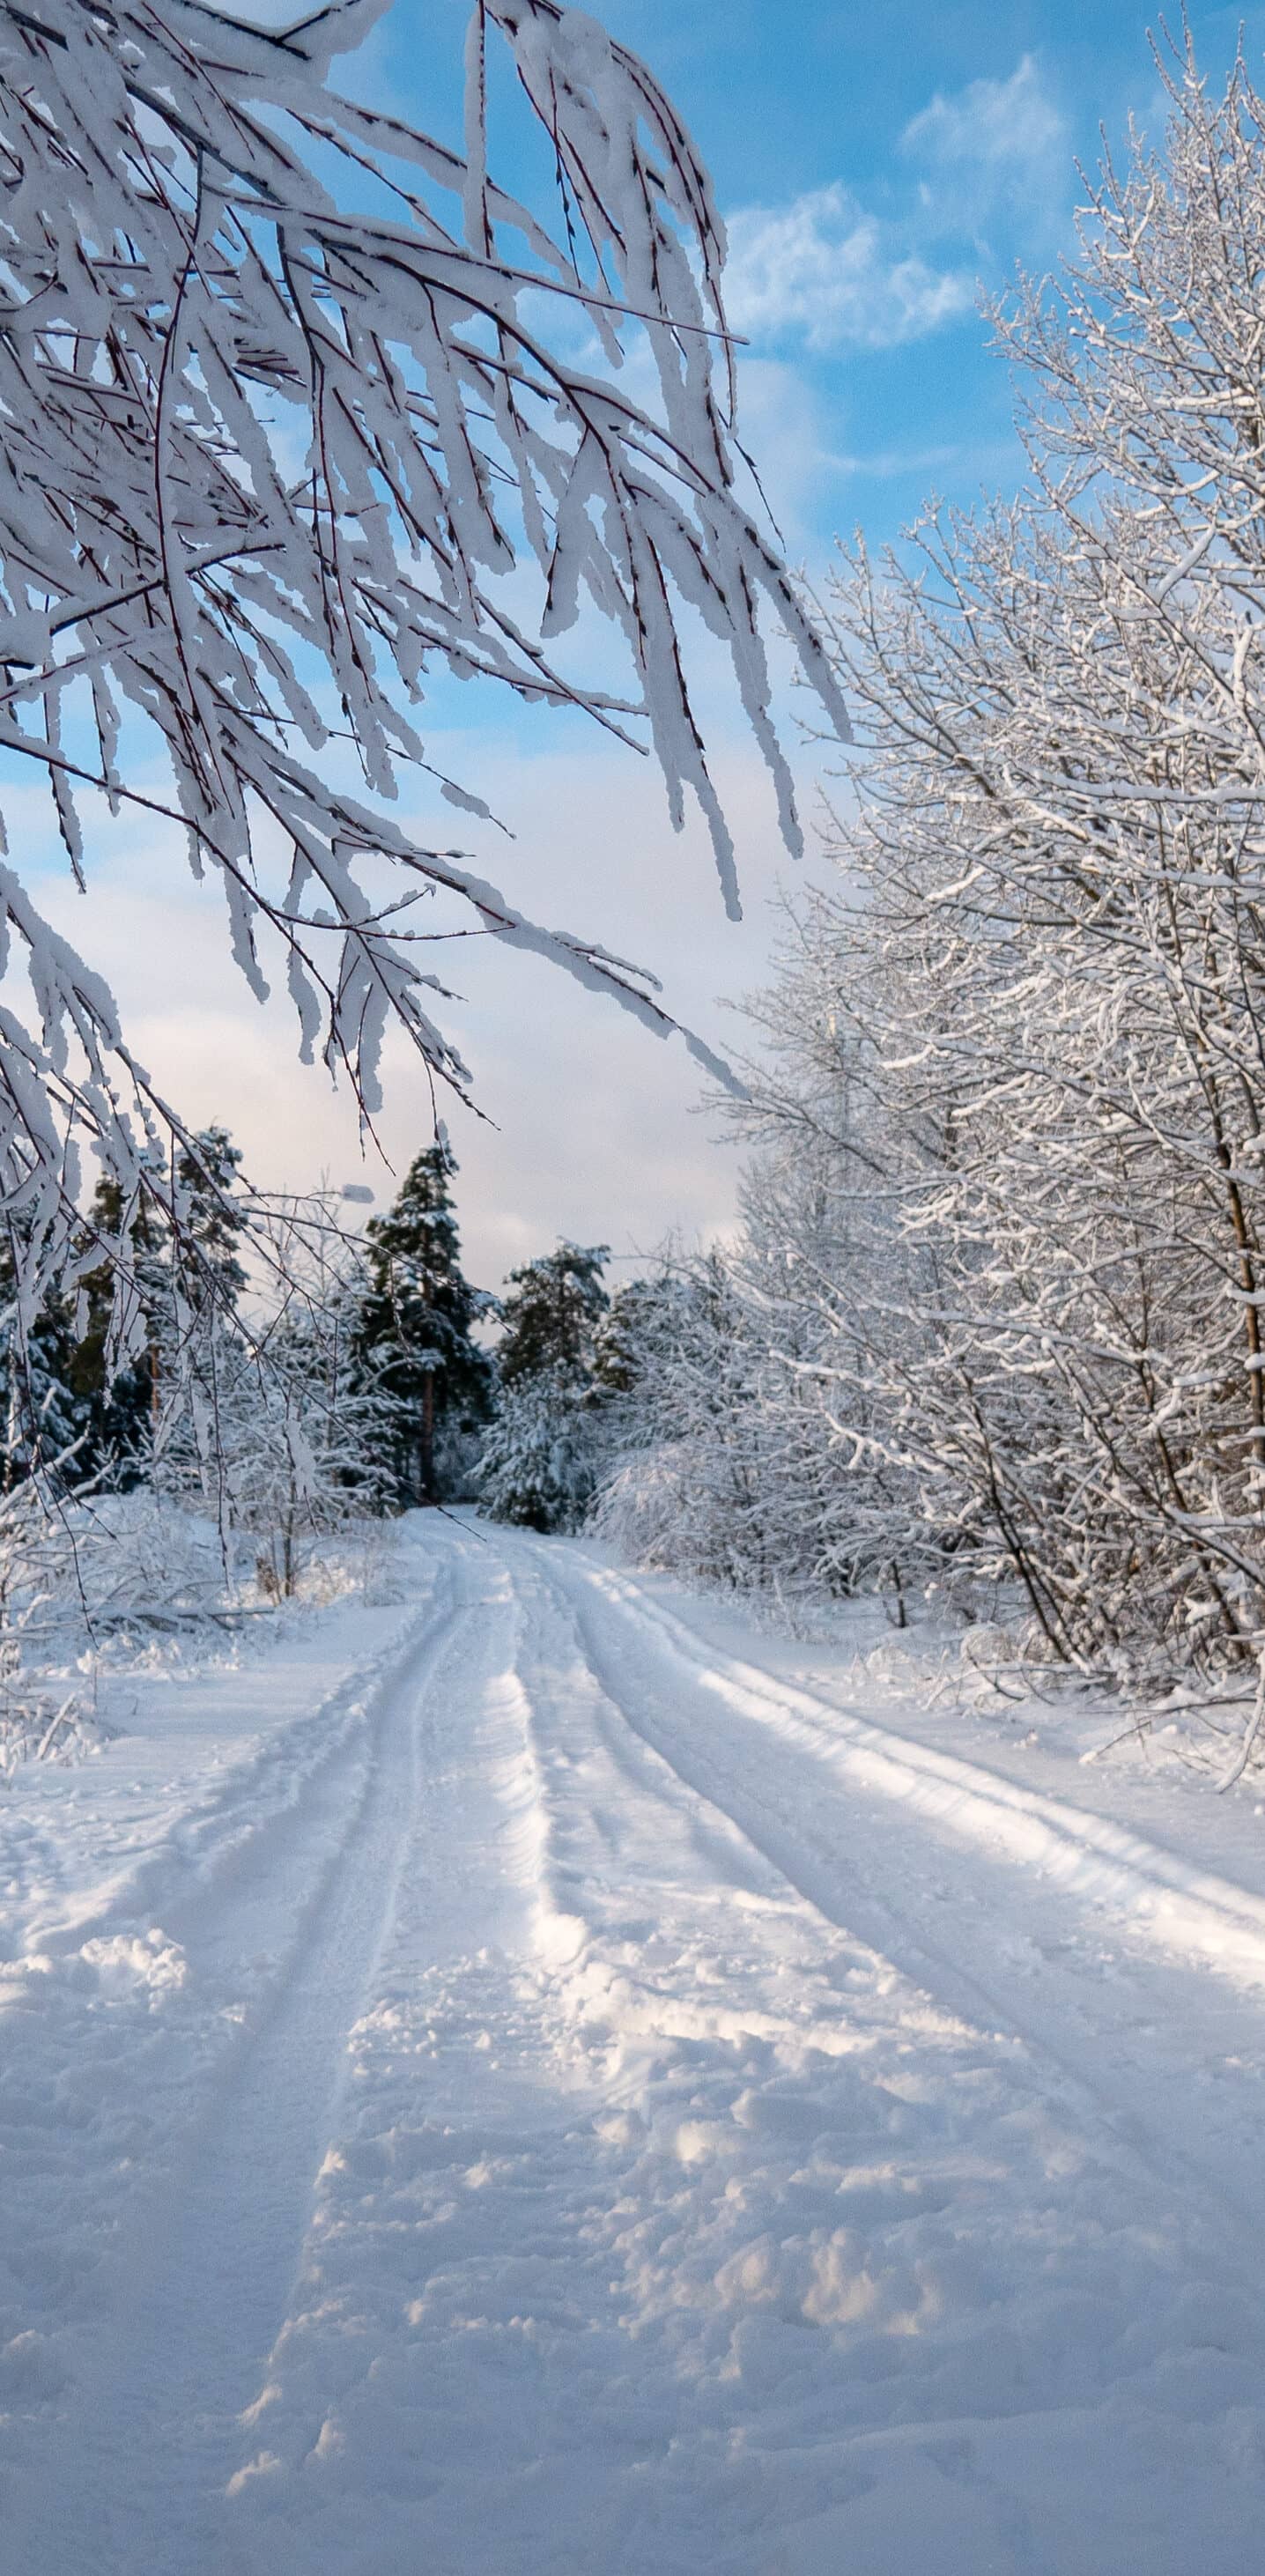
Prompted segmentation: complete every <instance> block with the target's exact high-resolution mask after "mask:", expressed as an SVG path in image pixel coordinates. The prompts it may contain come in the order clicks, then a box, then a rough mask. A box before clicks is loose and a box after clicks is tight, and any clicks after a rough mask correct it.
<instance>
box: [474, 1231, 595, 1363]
mask: <svg viewBox="0 0 1265 2576" xmlns="http://www.w3.org/2000/svg"><path fill="white" fill-rule="evenodd" d="M609 1258H610V1250H609V1246H608V1245H607V1244H604V1243H593V1244H588V1245H584V1244H578V1243H560V1244H559V1245H558V1247H557V1250H556V1251H555V1252H545V1253H541V1254H540V1255H539V1257H538V1258H537V1259H536V1260H535V1261H524V1262H522V1263H521V1264H520V1266H519V1268H518V1269H517V1270H511V1272H510V1275H509V1287H508V1289H507V1290H506V1293H505V1296H504V1297H503V1299H502V1301H501V1321H502V1327H503V1329H502V1333H501V1338H500V1341H499V1343H498V1345H497V1353H496V1365H497V1372H498V1375H499V1377H500V1380H501V1384H502V1386H513V1385H514V1383H515V1382H516V1380H517V1379H519V1378H529V1377H541V1376H544V1375H551V1376H565V1377H573V1378H574V1379H575V1380H576V1382H577V1384H582V1385H585V1386H587V1385H588V1384H589V1382H590V1380H591V1379H592V1377H593V1374H594V1371H595V1368H596V1365H597V1335H598V1331H599V1328H600V1325H601V1321H602V1318H603V1316H604V1315H605V1313H606V1310H607V1306H608V1305H609V1302H610V1301H609V1298H608V1297H607V1293H606V1289H605V1287H604V1286H603V1282H602V1272H603V1269H604V1268H605V1265H606V1263H607V1261H608V1260H609Z"/></svg>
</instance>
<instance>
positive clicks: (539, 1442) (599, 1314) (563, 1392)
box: [479, 1243, 610, 1530]
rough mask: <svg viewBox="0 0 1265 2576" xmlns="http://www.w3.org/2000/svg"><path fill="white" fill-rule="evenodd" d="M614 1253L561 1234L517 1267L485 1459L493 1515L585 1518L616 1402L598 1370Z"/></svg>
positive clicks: (527, 1523)
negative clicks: (608, 1413)
mask: <svg viewBox="0 0 1265 2576" xmlns="http://www.w3.org/2000/svg"><path fill="white" fill-rule="evenodd" d="M606 1258H607V1248H606V1246H605V1244H590V1245H589V1246H588V1247H587V1248H585V1247H583V1246H581V1245H580V1244H576V1243H560V1244H559V1245H558V1248H557V1251H556V1252H547V1253H544V1254H542V1256H541V1258H540V1259H539V1260H537V1261H528V1262H524V1264H523V1266H522V1267H521V1269H518V1270H513V1271H511V1273H510V1287H509V1294H508V1295H507V1297H506V1299H505V1302H504V1305H503V1307H502V1310H501V1311H502V1314H503V1316H504V1320H505V1333H504V1338H503V1340H502V1342H501V1345H500V1349H499V1350H498V1353H497V1361H498V1367H499V1372H500V1379H501V1386H502V1389H503V1394H502V1401H501V1407H500V1411H499V1413H498V1416H497V1419H496V1421H495V1423H494V1424H493V1427H492V1431H491V1433H490V1435H489V1437H488V1439H487V1440H486V1441H485V1443H484V1446H483V1450H482V1453H481V1455H480V1459H479V1490H480V1494H481V1496H482V1500H483V1502H484V1505H485V1507H486V1509H487V1510H488V1511H489V1512H490V1513H491V1514H492V1517H493V1519H494V1520H502V1521H510V1522H513V1523H516V1524H517V1525H518V1526H519V1527H520V1528H524V1529H536V1530H561V1529H575V1528H578V1526H579V1523H580V1522H581V1521H582V1520H583V1518H584V1514H585V1512H586V1510H587V1508H588V1505H589V1502H590V1500H591V1498H592V1495H593V1492H594V1489H595V1486H596V1482H597V1476H598V1467H599V1459H600V1455H601V1450H602V1435H603V1422H602V1415H603V1413H604V1409H605V1405H606V1403H607V1402H608V1401H609V1396H608V1393H607V1391H606V1390H605V1388H604V1387H603V1385H602V1383H601V1381H600V1377H599V1345H600V1341H601V1336H602V1333H603V1330H604V1327H605V1324H606V1319H607V1316H608V1312H609V1307H610V1300H609V1298H608V1296H607V1294H606V1290H605V1288H604V1287H603V1285H602V1265H603V1263H604V1262H605V1260H606Z"/></svg>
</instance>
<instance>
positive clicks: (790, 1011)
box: [603, 52, 1265, 1724]
mask: <svg viewBox="0 0 1265 2576" xmlns="http://www.w3.org/2000/svg"><path fill="white" fill-rule="evenodd" d="M1164 78H1165V86H1166V91H1167V108H1168V118H1169V123H1168V130H1167V133H1166V135H1165V136H1164V137H1163V138H1162V139H1161V140H1160V141H1159V142H1156V143H1154V144H1152V143H1150V142H1148V141H1147V140H1146V138H1145V137H1144V136H1143V135H1142V134H1140V133H1135V134H1134V135H1133V137H1132V139H1131V142H1130V145H1129V149H1128V152H1127V155H1126V157H1125V158H1124V159H1123V161H1121V162H1120V163H1119V164H1118V165H1108V166H1106V167H1105V168H1104V171H1103V173H1102V176H1101V178H1100V180H1099V181H1098V183H1097V184H1096V185H1095V186H1093V187H1092V188H1091V189H1090V192H1089V198H1088V203H1087V204H1086V206H1085V208H1084V211H1083V213H1082V216H1081V223H1080V243H1079V249H1078V252H1077V255H1076V256H1075V257H1074V258H1073V259H1072V260H1070V261H1069V262H1068V263H1067V264H1066V265H1065V267H1064V268H1063V270H1062V271H1061V273H1060V274H1059V275H1058V276H1057V277H1056V278H1055V279H1053V280H1046V281H1042V282H1038V283H1034V284H1031V285H1021V286H1020V288H1019V289H1018V291H1017V292H1016V293H1015V294H1014V295H1013V296H1012V297H1011V298H1010V299H1009V301H1008V302H1006V303H1005V304H1004V305H1002V306H1000V307H999V308H998V310H997V312H996V314H995V317H994V319H995V324H996V331H997V336H998V340H999V342H1000V344H1001V347H1002V350H1003V352H1004V354H1005V355H1006V357H1007V358H1008V359H1009V361H1010V363H1011V365H1012V367H1013V368H1014V370H1015V373H1016V378H1017V382H1018V386H1019V403H1020V408H1019V424H1020V428H1021V432H1022V435H1023V438H1024V441H1025V444H1026V448H1027V455H1028V460H1029V469H1030V470H1029V479H1028V484H1027V488H1026V489H1025V490H1024V491H1022V492H1021V493H1020V494H1019V496H1018V497H1017V498H1015V499H1013V500H1008V501H1004V502H1003V501H998V502H996V503H993V504H988V505H982V506H981V507H980V508H978V509H976V510H974V511H970V512H963V511H959V510H948V509H936V510H933V511H930V512H929V513H928V514H927V515H925V516H924V517H923V518H922V519H921V521H920V522H919V524H918V525H917V526H915V527H914V528H913V529H912V531H910V532H909V533H908V536H907V538H906V540H905V541H904V542H903V543H902V544H901V545H899V546H898V547H896V548H894V549H892V550H891V551H890V552H889V553H888V554H887V555H886V556H885V557H883V558H882V559H881V560H879V561H877V562H875V561H872V560H871V559H870V557H869V555H868V554H867V552H866V549H865V548H864V546H863V545H861V544H860V543H858V544H857V545H856V546H855V547H854V548H852V549H851V550H848V551H846V552H845V553H844V555H843V557H842V559H841V562H840V565H839V568H838V570H837V573H836V575H835V577H834V579H833V580H832V583H831V585H830V588H829V591H828V594H827V597H826V600H825V603H824V607H825V613H826V615H827V618H828V623H829V640H830V647H831V652H832V656H833V661H834V667H835V670H836V675H837V677H838V679H839V682H840V685H841V686H842V688H843V689H844V692H845V694H846V696H847V697H848V700H849V703H850V706H851V707H852V709H853V712H854V717H855V732H856V745H855V749H854V751H853V752H852V753H851V754H846V755H841V758H840V766H841V771H842V777H841V785H840V789H839V792H838V794H837V797H836V810H835V814H834V819H833V820H832V822H831V824H830V827H829V843H830V848H831V853H832V856H833V858H834V861H835V863H836V865H835V870H834V873H833V878H832V879H831V880H828V881H827V883H826V885H825V888H824V890H822V891H820V892H819V893H817V894H814V895H812V896H810V897H808V898H807V899H804V900H801V901H799V902H797V903H794V904H792V905H791V906H790V907H789V908H788V911H787V915H786V923H785V937H784V941H783V955H782V961H781V968H780V973H779V975H778V978H777V980H776V982H775V984H774V986H773V988H772V989H771V990H770V991H768V992H767V993H765V994H764V995H762V996H761V997H759V998H758V1000H757V1001H756V1002H755V1003H754V1004H753V1005H752V1019H753V1023H754V1030H755V1034H756V1036H757V1037H758V1039H759V1046H758V1048H756V1049H754V1050H753V1061H752V1063H751V1064H750V1066H749V1067H748V1068H747V1070H748V1075H749V1082H750V1091H751V1099H750V1103H749V1105H748V1107H747V1108H746V1109H744V1110H741V1111H740V1112H739V1116H740V1118H741V1120H742V1122H743V1124H744V1127H745V1132H746V1134H747V1137H748V1140H749V1145H750V1149H751V1165H750V1169H749V1173H748V1178H747V1186H746V1198H745V1208H744V1222H743V1226H742V1230H741V1235H740V1238H739V1240H738V1243H737V1245H736V1247H735V1248H734V1249H733V1250H732V1251H731V1252H730V1253H727V1254H726V1255H725V1256H724V1257H723V1258H721V1257H715V1258H712V1259H709V1260H700V1261H695V1262H694V1263H692V1264H686V1265H685V1266H684V1269H683V1271H682V1273H681V1275H680V1278H679V1280H678V1283H677V1294H676V1296H675V1300H672V1299H661V1300H660V1307H659V1315H658V1322H657V1326H656V1331H657V1333H658V1342H657V1347H656V1350H655V1353H654V1357H653V1365H650V1366H648V1367H647V1369H646V1371H645V1374H644V1385H643V1394H642V1401H641V1404H640V1407H639V1415H638V1424H637V1426H636V1427H637V1429H638V1432H639V1439H640V1445H636V1446H630V1448H629V1450H628V1452H627V1454H626V1456H625V1460H624V1463H623V1466H622V1468H621V1470H620V1472H619V1474H618V1476H617V1478H616V1482H615V1485H614V1487H613V1488H612V1490H611V1491H610V1492H609V1493H608V1496H607V1499H606V1502H605V1504H604V1506H603V1512H604V1523H605V1526H606V1527H607V1528H608V1529H609V1530H611V1531H613V1532H614V1533H616V1534H617V1535H619V1536H621V1538H622V1539H623V1541H624V1543H625V1544H627V1545H629V1546H632V1547H634V1548H635V1549H637V1550H638V1551H640V1552H641V1553H643V1554H648V1555H650V1556H652V1557H657V1558H658V1559H659V1560H660V1561H663V1562H665V1563H671V1564H672V1565H674V1566H675V1567H677V1568H678V1569H682V1570H686V1571H691V1570H692V1571H695V1572H698V1573H701V1574H704V1575H706V1576H707V1577H708V1578H710V1579H720V1580H725V1581H735V1582H741V1583H751V1584H773V1583H778V1584H780V1585H781V1586H783V1587H786V1588H790V1589H800V1590H803V1591H807V1592H812V1591H822V1590H833V1591H836V1592H842V1591H849V1590H853V1589H855V1588H857V1587H858V1586H881V1587H884V1588H886V1590H887V1591H888V1592H889V1594H890V1595H891V1596H892V1597H893V1598H894V1599H895V1600H896V1601H897V1602H898V1603H899V1601H900V1600H901V1599H902V1598H903V1599H904V1600H906V1601H908V1600H910V1599H911V1598H912V1597H913V1596H914V1595H915V1594H916V1593H918V1592H921V1591H925V1590H926V1589H927V1587H928V1586H931V1587H933V1588H934V1589H936V1591H937V1592H938V1594H939V1595H940V1597H942V1598H943V1597H945V1596H946V1595H947V1596H948V1597H950V1598H952V1597H957V1598H959V1599H960V1600H962V1601H963V1602H965V1603H968V1604H970V1603H974V1604H975V1605H977V1606H978V1605H979V1604H980V1603H981V1602H988V1603H997V1604H999V1605H1000V1607H1001V1610H1002V1612H1003V1615H1004V1616H1005V1618H1006V1619H1007V1621H1008V1622H1009V1623H1010V1624H1011V1626H1012V1628H1013V1630H1014V1631H1015V1632H1016V1633H1017V1635H1018V1637H1019V1640H1020V1647H1019V1648H1018V1649H1017V1651H1018V1650H1022V1651H1024V1652H1034V1653H1037V1654H1039V1655H1041V1656H1043V1657H1046V1658H1047V1659H1055V1660H1058V1661H1061V1662H1063V1663H1065V1664H1067V1665H1069V1666H1071V1667H1072V1668H1073V1669H1075V1670H1079V1671H1081V1672H1083V1673H1086V1674H1092V1675H1094V1676H1096V1677H1102V1676H1104V1675H1105V1676H1115V1677H1117V1678H1119V1679H1121V1680H1122V1681H1127V1682H1128V1683H1129V1684H1130V1686H1136V1685H1138V1684H1139V1683H1144V1684H1147V1685H1153V1686H1157V1687H1158V1686H1159V1685H1162V1684H1164V1683H1166V1682H1168V1681H1170V1680H1171V1679H1172V1678H1173V1677H1174V1676H1182V1675H1188V1674H1190V1673H1191V1671H1192V1670H1194V1671H1202V1672H1204V1673H1206V1674H1208V1675H1209V1676H1211V1677H1212V1678H1213V1679H1214V1680H1216V1679H1218V1678H1219V1680H1220V1682H1221V1683H1225V1682H1226V1680H1227V1678H1228V1677H1232V1676H1233V1675H1234V1674H1235V1673H1236V1672H1238V1673H1242V1674H1243V1676H1244V1688H1245V1690H1246V1694H1247V1697H1248V1699H1249V1701H1250V1700H1251V1696H1252V1691H1253V1687H1254V1683H1253V1673H1254V1670H1255V1669H1256V1668H1257V1667H1258V1665H1259V1664H1260V1659H1261V1651H1262V1640H1263V1638H1265V1547H1263V1544H1262V1542H1263V1538H1265V1340H1263V1339H1262V1335H1263V1333H1265V376H1263V372H1262V310H1263V307H1262V278H1265V103H1263V101H1262V98H1261V96H1260V94H1259V92H1258V91H1257V89H1256V88H1255V87H1254V85H1253V83H1252V81H1251V80H1250V78H1249V76H1248V73H1247V71H1246V68H1245V66H1244V64H1243V62H1242V61H1241V60H1240V61H1239V63H1238V64H1237V65H1236V67H1235V69H1234V72H1233V75H1232V77H1231V79H1230V81H1229V84H1228V86H1227V87H1226V89H1225V90H1224V92H1223V93H1221V94H1220V95H1218V96H1214V95H1212V94H1211V93H1210V92H1209V90H1208V89H1207V88H1206V87H1205V85H1204V84H1203V83H1202V82H1201V81H1200V78H1199V76H1198V72H1197V68H1196V65H1195V62H1194V59H1193V56H1191V55H1190V54H1189V52H1184V53H1180V54H1179V55H1178V56H1177V57H1176V59H1174V60H1171V61H1170V62H1169V63H1168V65H1167V68H1166V70H1165V74H1164ZM1262 1706H1263V1699H1262V1698H1258V1699H1257V1702H1256V1709H1257V1716H1256V1720H1255V1721H1253V1722H1254V1723H1257V1724H1259V1722H1260V1718H1261V1712H1262Z"/></svg>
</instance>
